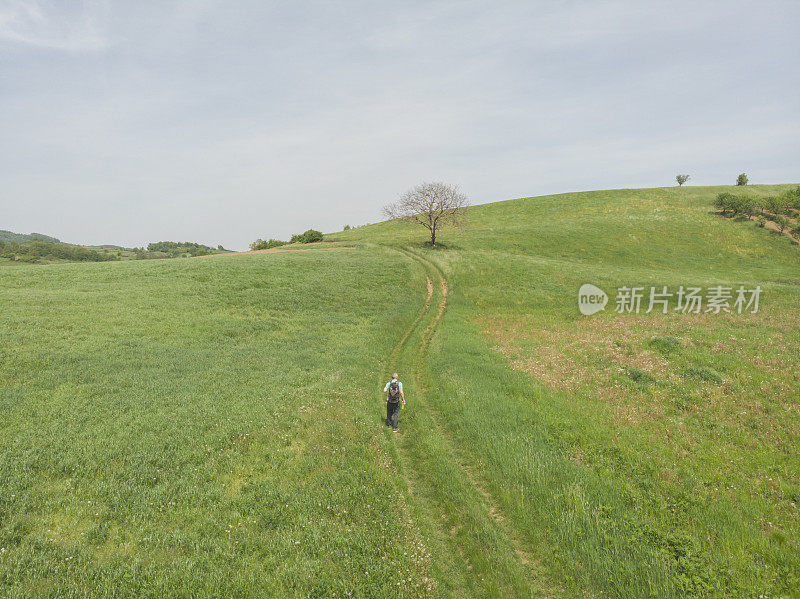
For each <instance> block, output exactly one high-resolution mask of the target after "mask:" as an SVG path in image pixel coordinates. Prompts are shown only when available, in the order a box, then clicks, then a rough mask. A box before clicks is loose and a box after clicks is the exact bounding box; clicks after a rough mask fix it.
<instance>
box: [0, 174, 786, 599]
mask: <svg viewBox="0 0 800 599" xmlns="http://www.w3.org/2000/svg"><path fill="white" fill-rule="evenodd" d="M788 187H789V186H748V190H749V191H750V192H752V193H756V194H764V195H766V194H774V193H777V192H778V191H780V190H782V189H787V188H788ZM731 189H732V188H730V187H719V188H701V187H684V188H681V189H678V188H664V189H643V190H611V191H601V192H586V193H575V194H562V195H558V196H546V197H538V198H526V199H519V200H512V201H508V202H501V203H496V204H488V205H482V206H477V207H474V208H473V209H471V210H470V225H469V227H468V228H467V229H465V230H463V231H446V232H443V233H442V234H441V235H440V239H441V242H442V244H443V247H441V248H438V249H436V250H430V249H427V248H424V247H423V246H422V241H424V239H425V235H424V231H423V230H422V229H417V228H414V227H411V226H409V225H406V224H402V223H398V222H390V223H380V224H376V225H370V226H365V227H360V228H357V229H353V230H349V231H346V232H342V233H336V234H333V235H327V236H326V243H325V244H323V245H321V246H320V247H333V246H336V245H340V246H342V245H343V246H347V247H354V249H349V250H348V251H323V252H319V251H287V252H275V253H268V254H250V255H248V254H239V255H232V256H217V257H215V258H214V259H203V260H200V259H187V260H154V261H126V262H112V263H94V264H53V265H17V267H16V268H3V269H0V308H2V310H1V311H0V332H2V336H3V337H2V338H3V340H4V343H3V344H2V346H0V433H1V434H0V595H3V594H5V595H9V596H14V597H28V596H36V595H40V596H143V595H144V596H153V597H155V596H159V597H161V596H187V597H189V596H219V597H229V596H252V597H261V596H275V597H283V596H293V597H309V596H312V597H321V596H337V597H338V596H357V597H417V596H418V597H429V596H434V597H451V596H455V597H503V598H505V597H531V596H537V597H619V598H629V597H676V598H678V597H742V596H745V597H748V596H753V597H758V596H764V597H796V596H798V591H797V589H799V588H800V557H798V556H800V517H799V516H800V514H798V504H800V454H799V453H798V447H800V439H799V438H798V434H799V433H798V431H800V412H798V410H799V409H800V399H798V391H799V390H800V374H799V373H800V371H799V370H798V362H800V326H798V323H800V248H799V247H798V246H797V245H793V244H792V243H791V241H790V239H789V238H788V237H787V236H785V235H784V236H781V235H779V234H777V233H773V232H771V231H769V230H766V229H760V228H758V227H757V226H756V225H755V224H754V223H753V222H749V221H744V222H737V221H733V220H730V219H723V218H720V217H718V216H716V215H714V214H712V212H711V211H712V208H711V204H712V201H713V199H714V197H715V196H716V194H717V193H719V192H720V191H723V190H726V191H727V190H731ZM327 242H330V243H327ZM583 283H593V284H595V285H597V286H599V287H600V288H602V289H605V290H606V291H607V292H609V294H612V292H613V291H615V289H616V288H617V287H620V286H623V285H628V286H643V287H647V288H649V287H650V286H658V287H661V286H664V285H666V286H669V287H670V288H676V287H678V286H680V285H684V286H702V287H709V286H712V285H718V284H724V285H730V286H738V285H740V284H741V285H745V286H747V287H753V286H755V285H760V286H761V287H762V288H763V295H762V297H761V306H760V308H761V309H760V311H759V312H758V313H757V314H741V315H739V314H719V315H717V314H698V315H694V314H679V313H674V311H672V312H671V313H670V314H667V315H662V314H660V313H652V314H648V315H646V314H639V315H636V314H616V313H615V312H614V305H613V301H614V298H613V296H612V298H611V304H610V305H609V306H608V307H607V308H606V310H605V311H603V312H601V313H599V314H596V315H593V316H589V317H586V316H581V315H580V314H579V313H578V310H577V292H578V288H579V287H580V286H581V285H582V284H583ZM393 369H398V370H399V371H400V373H401V379H402V380H403V381H404V384H405V389H406V394H407V397H408V400H409V401H408V406H407V407H406V409H405V410H403V412H402V414H401V432H400V433H399V434H397V435H393V434H392V433H391V432H390V431H388V430H387V429H386V427H385V426H384V424H383V422H382V417H383V408H384V404H383V402H382V401H381V398H380V393H379V388H380V387H381V386H382V385H383V383H384V382H385V378H386V375H387V374H388V372H391V370H393Z"/></svg>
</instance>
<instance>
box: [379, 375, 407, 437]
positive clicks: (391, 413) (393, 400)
mask: <svg viewBox="0 0 800 599" xmlns="http://www.w3.org/2000/svg"><path fill="white" fill-rule="evenodd" d="M383 392H384V393H387V394H388V395H387V396H386V426H391V427H392V431H393V432H395V433H396V432H397V416H398V415H399V414H400V402H401V401H402V402H403V405H406V396H405V394H404V393H403V383H401V382H400V381H398V380H397V373H396V372H393V373H392V380H391V381H389V382H388V383H386V386H385V387H384V388H383Z"/></svg>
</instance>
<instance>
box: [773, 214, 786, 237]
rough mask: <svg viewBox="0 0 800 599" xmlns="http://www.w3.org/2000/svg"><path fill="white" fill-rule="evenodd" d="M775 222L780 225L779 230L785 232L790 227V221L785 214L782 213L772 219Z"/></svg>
mask: <svg viewBox="0 0 800 599" xmlns="http://www.w3.org/2000/svg"><path fill="white" fill-rule="evenodd" d="M772 220H773V221H774V222H775V224H776V225H777V226H778V230H779V231H780V232H781V233H783V232H784V231H785V230H786V229H787V228H788V227H789V221H788V220H786V217H785V216H781V215H780V214H779V215H777V216H776V217H775V218H773V219H772Z"/></svg>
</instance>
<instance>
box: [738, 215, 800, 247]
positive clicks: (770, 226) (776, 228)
mask: <svg viewBox="0 0 800 599" xmlns="http://www.w3.org/2000/svg"><path fill="white" fill-rule="evenodd" d="M748 218H749V219H750V220H752V221H756V222H758V217H757V216H749V217H748ZM789 223H790V224H791V225H792V226H795V227H796V226H797V221H792V220H791V219H789ZM764 228H766V229H770V230H772V231H775V232H776V233H780V232H781V229H780V227H779V226H778V225H776V224H775V223H774V222H772V221H771V220H767V222H766V223H765V224H764ZM783 234H784V235H786V236H787V237H788V238H789V239H793V240H794V241H796V242H798V243H800V239H798V238H797V237H795V236H794V235H792V232H791V231H789V230H788V229H787V230H786V231H783Z"/></svg>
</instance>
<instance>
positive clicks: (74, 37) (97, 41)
mask: <svg viewBox="0 0 800 599" xmlns="http://www.w3.org/2000/svg"><path fill="white" fill-rule="evenodd" d="M107 9H108V7H107V5H106V4H105V3H103V2H97V1H94V2H92V1H89V0H85V1H83V2H78V3H75V4H74V5H72V6H63V5H59V4H58V3H55V2H40V1H37V0H8V1H7V2H6V4H5V5H4V6H2V7H0V42H3V41H5V42H13V43H18V44H24V45H29V46H35V47H40V48H47V49H51V50H64V51H94V50H102V49H104V48H106V47H108V40H107V38H106V36H105V35H104V34H103V29H104V24H103V23H104V19H105V15H106V14H107Z"/></svg>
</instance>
